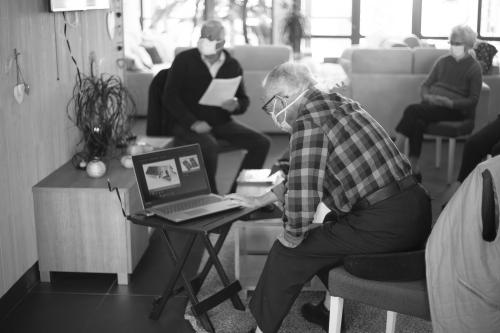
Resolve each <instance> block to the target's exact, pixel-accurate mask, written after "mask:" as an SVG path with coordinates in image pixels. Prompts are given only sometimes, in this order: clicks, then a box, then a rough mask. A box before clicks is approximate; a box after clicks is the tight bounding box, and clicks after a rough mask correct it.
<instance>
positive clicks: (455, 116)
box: [396, 25, 483, 179]
mask: <svg viewBox="0 0 500 333" xmlns="http://www.w3.org/2000/svg"><path fill="white" fill-rule="evenodd" d="M475 41H476V33H475V32H474V31H473V30H472V29H471V28H470V27H468V26H465V25H459V26H456V27H454V28H453V29H452V31H451V35H450V54H449V55H444V56H442V57H440V58H439V59H438V60H437V61H436V63H435V64H434V66H433V68H432V70H431V72H430V73H429V76H428V77H427V79H426V80H425V81H424V82H423V84H422V87H421V92H420V95H421V97H422V101H421V102H420V103H418V104H411V105H409V106H408V107H407V108H406V109H405V111H404V114H403V118H402V119H401V120H400V122H399V124H398V125H397V127H396V131H397V137H396V145H397V146H398V148H399V149H400V151H403V148H404V141H405V139H406V138H408V139H409V142H410V153H409V158H410V162H411V165H412V169H413V173H414V174H415V175H417V178H420V179H421V175H420V167H419V163H418V160H419V157H420V152H421V149H422V139H423V134H424V131H425V129H426V127H427V126H428V125H429V124H430V123H433V122H439V121H461V120H464V119H465V118H466V116H467V115H468V114H470V112H474V109H475V107H476V105H477V102H478V100H479V94H480V92H481V85H482V81H483V78H482V74H481V66H480V65H479V63H478V62H477V61H476V59H475V56H474V51H473V50H472V48H473V46H474V43H475Z"/></svg>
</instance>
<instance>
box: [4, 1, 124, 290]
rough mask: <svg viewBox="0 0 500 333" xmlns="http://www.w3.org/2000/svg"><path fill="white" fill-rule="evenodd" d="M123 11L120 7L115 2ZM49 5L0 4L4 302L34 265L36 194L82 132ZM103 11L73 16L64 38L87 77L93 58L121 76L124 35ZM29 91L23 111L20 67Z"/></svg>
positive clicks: (59, 30)
mask: <svg viewBox="0 0 500 333" xmlns="http://www.w3.org/2000/svg"><path fill="white" fill-rule="evenodd" d="M110 2H111V3H112V8H115V9H118V10H120V8H121V0H111V1H110ZM48 3H49V1H47V0H2V1H1V4H0V45H1V47H0V101H1V102H0V156H1V159H0V171H1V172H0V189H1V190H0V297H1V296H2V295H4V294H5V292H6V291H7V290H8V289H9V288H10V287H11V286H12V285H13V284H14V283H15V282H16V281H17V280H18V279H19V278H20V277H21V276H22V275H23V274H24V273H25V272H26V271H27V269H29V268H30V267H31V266H32V265H33V264H34V263H35V262H36V261H37V250H36V248H37V247H36V233H35V221H34V217H33V197H32V192H31V187H32V186H33V185H35V184H36V183H37V182H38V181H40V180H41V179H42V178H44V177H45V176H47V175H48V174H50V173H51V172H52V171H54V170H55V169H56V168H58V167H59V166H60V165H62V164H63V163H65V162H66V161H68V160H69V159H70V157H71V156H72V155H73V154H74V153H75V152H76V148H75V145H76V143H77V142H78V141H79V133H78V131H77V129H76V128H75V127H74V125H73V124H72V123H71V122H70V121H69V120H68V117H67V114H66V104H67V102H68V100H69V98H70V95H71V91H72V88H73V86H74V82H75V74H76V70H75V66H74V64H73V62H72V61H71V57H70V54H69V51H68V48H67V45H66V41H65V37H64V30H63V29H64V18H63V15H62V13H50V12H49V9H48ZM106 14H107V11H106V10H94V11H86V12H78V13H71V14H69V15H68V16H67V19H68V21H70V22H71V23H72V25H73V26H71V27H70V26H68V29H67V34H68V38H69V41H70V45H71V48H72V53H73V55H74V56H75V58H76V60H77V63H78V65H79V66H80V69H81V70H82V72H84V73H87V74H88V69H89V54H90V52H91V51H94V52H95V53H96V55H97V58H98V61H99V63H100V67H99V68H100V71H101V72H108V73H114V74H120V75H121V70H120V69H119V68H118V67H117V66H116V63H115V60H116V59H117V58H118V57H121V52H120V51H118V50H117V48H116V44H118V43H121V41H120V39H121V35H120V32H121V31H120V29H118V30H117V31H116V33H115V35H116V36H117V37H115V39H114V40H111V39H110V38H109V37H108V34H107V28H106ZM14 48H17V50H18V52H20V53H21V55H20V57H19V61H20V66H21V70H22V74H23V76H24V79H25V81H26V82H27V83H28V84H29V86H30V93H29V96H26V97H25V99H24V102H23V103H22V104H18V103H17V102H16V101H15V100H14V97H13V88H14V85H15V84H16V67H15V63H12V61H11V60H12V56H13V54H14Z"/></svg>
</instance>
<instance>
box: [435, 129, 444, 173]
mask: <svg viewBox="0 0 500 333" xmlns="http://www.w3.org/2000/svg"><path fill="white" fill-rule="evenodd" d="M442 142H443V140H442V139H441V138H440V137H436V168H439V167H441V147H442Z"/></svg>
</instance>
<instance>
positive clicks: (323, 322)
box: [300, 301, 330, 332]
mask: <svg viewBox="0 0 500 333" xmlns="http://www.w3.org/2000/svg"><path fill="white" fill-rule="evenodd" d="M300 312H301V313H302V317H304V319H305V320H307V321H308V322H311V323H314V324H318V325H319V326H321V327H322V328H323V329H324V330H325V331H327V332H328V322H329V321H330V311H328V309H327V308H325V306H324V305H323V302H322V301H321V302H319V303H318V304H317V305H314V304H312V303H306V304H304V305H303V306H302V308H301V309H300Z"/></svg>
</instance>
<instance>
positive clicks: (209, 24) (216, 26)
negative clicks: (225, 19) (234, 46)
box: [201, 19, 226, 39]
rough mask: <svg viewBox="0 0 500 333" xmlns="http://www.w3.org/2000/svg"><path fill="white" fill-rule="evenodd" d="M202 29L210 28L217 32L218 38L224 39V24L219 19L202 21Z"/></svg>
mask: <svg viewBox="0 0 500 333" xmlns="http://www.w3.org/2000/svg"><path fill="white" fill-rule="evenodd" d="M204 30H210V31H212V32H215V33H217V32H218V33H219V38H221V39H224V38H225V35H226V29H225V28H224V25H223V24H222V21H220V20H215V19H211V20H207V21H205V22H203V25H202V26H201V31H204Z"/></svg>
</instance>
